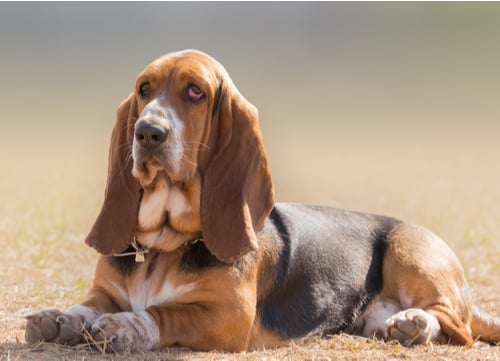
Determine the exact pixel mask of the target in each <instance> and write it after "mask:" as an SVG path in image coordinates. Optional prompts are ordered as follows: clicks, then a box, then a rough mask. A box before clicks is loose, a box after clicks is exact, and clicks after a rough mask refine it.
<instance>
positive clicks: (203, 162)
mask: <svg viewBox="0 0 500 361" xmlns="http://www.w3.org/2000/svg"><path fill="white" fill-rule="evenodd" d="M130 149H132V159H133V164H131V163H132V162H130ZM162 185H163V186H165V187H163V188H164V189H165V192H157V190H159V189H160V188H162ZM141 188H142V189H141ZM167 193H168V194H167ZM156 195H161V197H156ZM149 201H151V202H149ZM164 201H165V202H166V203H167V204H166V205H164V204H163V203H165V202H164ZM273 202H274V192H273V187H272V179H271V174H270V171H269V166H268V161H267V155H266V152H265V149H264V144H263V140H262V134H261V131H260V129H259V120H258V112H257V109H256V108H255V107H254V106H253V105H252V104H251V103H249V102H248V101H247V100H246V99H245V98H244V97H243V96H242V95H241V94H240V93H239V91H238V89H237V88H236V87H235V85H234V83H233V82H232V80H231V78H230V77H229V74H228V73H227V72H226V70H225V69H224V67H223V66H222V65H221V64H220V63H218V62H217V61H216V60H214V59H213V58H212V57H210V56H208V55H206V54H203V53H201V52H198V51H192V50H188V51H181V52H176V53H171V54H167V55H165V56H162V57H160V58H159V59H157V60H155V61H153V62H152V63H151V64H150V65H148V66H147V67H146V68H145V69H144V71H143V72H141V73H140V74H139V75H138V76H137V78H136V81H135V87H134V91H133V93H132V94H131V95H130V96H128V97H127V99H125V100H124V101H123V102H122V103H121V104H120V107H119V108H118V111H117V119H116V123H115V127H114V129H113V133H112V135H111V143H110V153H109V167H108V180H107V184H106V192H105V198H104V204H103V207H102V209H101V213H100V214H99V216H98V218H97V220H96V222H95V224H94V226H93V227H92V229H91V231H90V233H89V236H88V237H87V240H86V242H87V244H89V245H91V246H93V247H95V248H96V249H97V250H99V251H100V252H101V253H104V254H109V253H117V252H122V251H123V250H125V249H126V248H127V247H128V246H129V245H130V242H131V240H132V239H133V238H134V237H135V235H136V233H137V231H142V230H143V228H144V227H143V226H144V224H146V223H147V224H148V226H151V223H154V225H161V224H162V223H163V220H164V218H165V220H167V221H168V222H169V223H170V226H172V228H173V229H175V230H176V231H179V232H188V233H191V232H193V231H196V232H197V233H199V232H200V231H201V233H202V235H203V239H204V241H205V245H206V247H207V248H208V249H209V250H210V252H212V254H214V255H215V256H217V257H218V258H219V259H220V260H222V261H224V262H234V261H236V260H237V259H239V258H241V257H242V256H243V255H244V254H246V253H248V252H250V251H251V250H255V249H257V248H258V244H257V236H256V231H257V230H259V229H260V227H261V226H262V224H263V222H264V219H265V217H266V216H267V215H268V214H269V212H270V211H271V208H272V206H273ZM152 204H156V205H157V207H153V208H154V212H144V210H147V209H150V208H151V207H149V206H150V205H152ZM140 208H141V211H140V210H139V209H140ZM163 212H167V213H168V216H166V215H165V213H163ZM151 214H152V215H151ZM188 214H191V215H192V216H193V217H191V218H190V219H191V220H193V219H194V220H196V222H194V221H193V222H191V223H193V224H196V227H195V226H192V227H191V226H190V227H187V226H186V224H187V223H188V222H187V221H186V219H187V218H189V217H187V215H188ZM138 215H139V217H138ZM141 215H142V216H143V217H142V220H141V219H139V222H138V218H141ZM144 215H146V216H144ZM150 215H151V216H150ZM153 219H155V220H159V221H157V222H156V221H155V222H152V221H151V220H153ZM138 223H139V229H138ZM229 225H230V226H229ZM145 228H148V229H149V228H151V227H145ZM200 228H201V229H200Z"/></svg>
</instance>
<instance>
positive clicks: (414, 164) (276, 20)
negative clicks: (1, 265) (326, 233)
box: [0, 2, 500, 244]
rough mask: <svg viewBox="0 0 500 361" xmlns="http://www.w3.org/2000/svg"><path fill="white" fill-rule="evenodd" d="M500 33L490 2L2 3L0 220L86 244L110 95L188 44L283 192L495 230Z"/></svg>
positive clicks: (16, 234)
mask: <svg viewBox="0 0 500 361" xmlns="http://www.w3.org/2000/svg"><path fill="white" fill-rule="evenodd" d="M499 39H500V4H499V3H427V2H424V3H413V2H412V3H344V2H342V3H323V2H321V3H301V2H299V3H231V2H229V3H226V2H223V3H218V2H217V3H205V2H203V3H198V2H196V3H184V2H182V3H170V2H167V3H156V2H155V3H93V2H90V3H0V82H1V86H0V109H1V118H0V122H1V123H0V124H1V129H0V161H1V167H2V168H1V169H2V172H1V173H2V174H1V177H0V182H1V183H0V197H1V198H0V200H1V202H0V227H1V228H0V231H1V232H3V233H2V236H4V238H5V239H11V240H12V242H10V243H15V242H17V241H18V240H19V239H20V238H23V237H25V238H30V237H35V238H37V239H44V237H45V236H43V235H41V234H40V227H42V228H43V226H40V227H35V228H34V229H35V231H34V232H35V234H29V233H26V232H28V231H27V230H26V229H27V228H29V227H27V223H29V224H34V223H36V222H39V223H41V224H42V223H43V224H44V222H45V223H46V224H47V227H46V228H47V232H49V233H50V232H53V231H54V229H65V230H64V231H61V232H62V233H56V234H52V235H51V236H50V237H53V238H54V239H61V238H66V239H67V238H71V237H74V242H82V239H83V237H84V236H85V233H86V232H87V230H88V229H89V227H90V225H91V224H92V222H93V220H94V218H95V216H96V214H97V211H98V209H99V207H100V202H101V200H102V194H103V191H104V182H105V176H106V163H107V148H108V140H109V136H110V132H111V129H112V126H113V123H114V116H115V110H116V108H117V106H118V104H119V103H120V101H121V100H122V99H124V98H125V97H126V96H127V95H128V94H129V93H130V92H131V91H132V87H133V84H134V79H135V76H136V74H137V73H138V72H140V71H141V70H142V69H143V68H144V67H145V66H146V65H147V64H148V63H149V62H150V61H152V60H153V59H155V58H156V57H158V56H160V55H162V54H164V53H167V52H171V51H176V50H181V49H186V48H196V49H199V50H202V51H205V52H207V53H209V54H211V55H212V56H214V57H215V58H216V59H218V60H219V61H220V62H221V63H222V64H223V65H225V67H226V68H227V70H228V72H229V73H230V75H231V76H232V78H233V80H234V82H235V83H236V85H237V86H238V88H239V89H240V91H241V92H242V94H243V95H244V96H245V97H246V98H247V99H248V100H250V101H251V102H252V103H253V104H254V105H256V106H257V108H258V109H259V111H260V117H261V120H260V121H261V127H262V129H263V133H264V139H265V143H266V148H267V151H268V154H269V158H270V161H271V170H272V174H273V177H274V181H275V187H276V194H277V199H278V200H283V201H300V202H306V203H319V204H328V205H334V206H340V207H346V208H352V209H358V210H364V211H369V212H375V213H383V214H390V215H394V216H397V217H400V218H404V219H407V220H409V221H412V222H418V223H423V224H425V225H427V226H429V227H430V228H432V229H434V230H437V231H438V232H439V233H440V234H442V235H444V236H446V235H448V234H449V233H451V236H453V239H456V238H460V237H461V238H463V239H464V242H465V240H467V239H470V242H473V243H474V244H476V243H477V242H479V240H478V239H481V237H483V238H487V239H491V240H493V239H495V238H497V236H498V234H499V232H498V231H497V228H498V227H499V222H498V221H499V218H498V217H499V215H500V206H498V204H499V202H500V189H499V188H500V184H499V182H498V179H499V176H500V165H499V162H498V160H499V155H500V142H499V136H500V41H499ZM450 222H451V224H450ZM457 227H459V229H458V230H457ZM460 227H462V228H460ZM12 229H15V230H16V231H12ZM68 229H69V230H68ZM49 230H50V231H49ZM9 232H10V233H9ZM467 232H469V233H470V232H472V233H470V234H469V233H467ZM9 234H10V236H9ZM47 237H48V236H47ZM47 237H45V238H47ZM452 242H457V241H452Z"/></svg>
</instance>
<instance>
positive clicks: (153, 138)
mask: <svg viewBox="0 0 500 361" xmlns="http://www.w3.org/2000/svg"><path fill="white" fill-rule="evenodd" d="M186 55H189V56H186ZM221 77H222V75H221V69H220V68H219V66H218V64H216V63H215V62H213V61H212V60H211V59H209V58H207V57H206V56H197V54H196V53H194V54H193V53H191V52H189V53H186V54H185V53H175V54H169V55H166V56H164V57H161V58H159V59H157V60H156V61H154V62H153V63H151V64H150V65H148V66H147V67H146V69H145V70H144V71H143V72H142V73H141V74H139V75H138V77H137V79H136V84H135V95H134V96H135V99H136V102H137V113H138V114H139V117H138V118H137V121H136V123H135V126H134V136H133V143H132V157H133V170H132V173H133V175H134V177H136V178H137V179H138V180H139V182H140V183H141V185H142V187H143V188H148V187H151V186H154V183H155V179H157V177H158V175H159V174H163V173H164V174H166V176H167V177H168V178H169V179H170V181H171V182H172V183H186V182H189V180H190V179H191V178H192V177H193V176H194V174H195V173H196V171H197V168H198V165H199V164H200V163H203V162H202V161H201V160H202V159H203V157H204V156H206V154H207V153H209V150H210V149H209V148H210V146H209V142H210V139H209V138H210V134H211V133H212V132H211V129H210V128H211V127H212V125H213V124H212V123H213V122H212V118H213V115H214V113H215V111H216V108H217V105H218V104H217V103H218V102H219V101H220V96H221V94H220V91H221V90H220V87H219V84H220V78H221Z"/></svg>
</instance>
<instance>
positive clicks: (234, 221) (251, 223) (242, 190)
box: [201, 86, 274, 263]
mask: <svg viewBox="0 0 500 361" xmlns="http://www.w3.org/2000/svg"><path fill="white" fill-rule="evenodd" d="M225 93H226V94H224V95H223V96H222V97H223V98H222V101H221V104H220V109H219V124H218V125H217V123H216V124H215V131H217V130H218V140H217V146H216V149H215V151H214V154H213V156H212V159H211V161H210V162H209V163H208V166H207V169H206V170H205V174H204V176H203V186H202V192H201V194H202V195H201V222H202V232H203V238H204V240H205V244H206V246H207V248H208V249H209V250H210V252H212V254H214V255H215V256H216V257H217V258H218V259H219V260H221V261H224V262H227V263H233V262H235V261H237V260H238V259H239V258H241V257H242V256H243V255H245V254H246V253H248V252H250V251H252V250H256V249H257V248H258V244H257V236H256V232H258V231H259V229H260V228H261V227H262V224H263V222H264V219H265V218H266V217H267V215H268V214H269V212H270V211H271V209H272V207H273V204H274V190H273V185H272V180H271V173H270V170H269V165H268V161H267V156H266V152H265V149H264V144H263V141H262V134H261V131H260V129H259V121H258V113H257V109H255V107H254V106H253V105H251V104H250V103H249V102H248V101H246V100H245V99H244V98H243V97H242V96H241V95H240V94H239V93H238V91H237V90H236V88H234V86H231V87H229V88H226V90H225Z"/></svg>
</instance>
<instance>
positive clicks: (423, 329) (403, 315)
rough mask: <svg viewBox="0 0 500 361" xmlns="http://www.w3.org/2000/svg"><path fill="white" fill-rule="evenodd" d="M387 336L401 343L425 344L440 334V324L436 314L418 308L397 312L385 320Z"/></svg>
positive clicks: (407, 344) (408, 344)
mask: <svg viewBox="0 0 500 361" xmlns="http://www.w3.org/2000/svg"><path fill="white" fill-rule="evenodd" d="M386 324H387V329H388V334H389V338H391V339H396V340H399V342H401V343H402V344H404V345H406V346H410V345H413V344H417V345H426V344H428V343H429V342H431V341H433V340H435V339H437V338H438V337H439V336H440V334H441V326H440V325H439V321H438V319H437V318H436V316H434V315H432V314H430V313H429V312H426V311H424V310H422V309H419V308H410V309H408V310H404V311H401V312H398V313H397V314H395V315H393V316H392V317H390V318H389V319H388V320H387V322H386Z"/></svg>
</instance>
